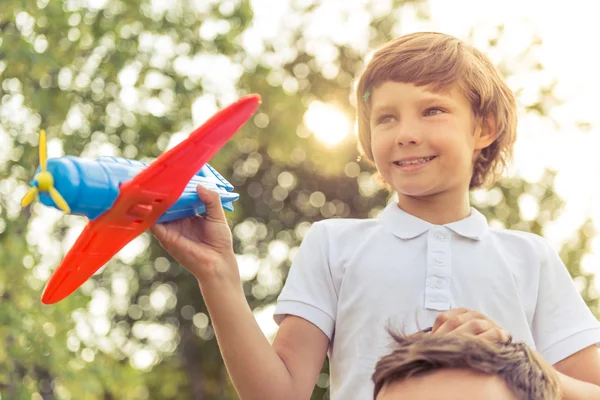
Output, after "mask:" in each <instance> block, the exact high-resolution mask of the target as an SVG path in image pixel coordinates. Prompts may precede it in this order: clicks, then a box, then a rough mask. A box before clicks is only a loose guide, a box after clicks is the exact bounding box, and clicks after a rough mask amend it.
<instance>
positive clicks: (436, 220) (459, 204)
mask: <svg viewBox="0 0 600 400" xmlns="http://www.w3.org/2000/svg"><path fill="white" fill-rule="evenodd" d="M398 206H399V207H400V208H401V209H402V210H403V211H405V212H407V213H409V214H410V215H413V216H415V217H417V218H419V219H422V220H423V221H427V222H429V223H431V224H434V225H444V224H449V223H451V222H456V221H460V220H462V219H465V218H467V217H468V216H469V215H471V204H470V202H469V192H463V193H461V194H460V195H458V196H457V195H456V193H447V192H446V193H439V194H436V195H432V196H426V197H411V196H406V195H403V194H400V193H398Z"/></svg>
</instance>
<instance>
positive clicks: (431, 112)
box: [424, 107, 444, 117]
mask: <svg viewBox="0 0 600 400" xmlns="http://www.w3.org/2000/svg"><path fill="white" fill-rule="evenodd" d="M443 112H444V110H442V109H441V108H437V107H432V108H428V109H427V110H425V113H424V115H425V116H426V117H432V116H434V115H438V114H442V113H443Z"/></svg>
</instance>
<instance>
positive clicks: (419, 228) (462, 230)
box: [379, 201, 488, 240]
mask: <svg viewBox="0 0 600 400" xmlns="http://www.w3.org/2000/svg"><path fill="white" fill-rule="evenodd" d="M379 221H380V223H381V224H382V225H383V226H384V227H385V228H386V229H387V230H389V231H390V232H391V233H393V234H394V235H396V236H398V237H399V238H400V239H413V238H415V237H417V236H420V235H422V234H423V233H425V232H428V231H429V230H430V229H431V228H434V227H436V226H439V225H434V224H432V223H429V222H427V221H424V220H422V219H420V218H417V217H415V216H414V215H411V214H409V213H407V212H406V211H404V210H402V209H401V208H400V207H399V206H398V203H396V202H395V201H393V202H391V203H390V204H388V205H387V207H386V208H385V209H384V210H383V211H382V212H381V214H380V215H379ZM443 226H445V227H446V228H448V229H450V230H452V231H453V232H455V233H456V234H458V235H460V236H463V237H466V238H469V239H472V240H481V238H482V237H483V235H484V234H485V232H486V231H487V229H488V224H487V220H486V218H485V217H484V216H483V214H481V213H480V212H479V211H477V210H476V209H474V208H472V207H471V215H469V216H468V217H467V218H465V219H462V220H460V221H456V222H451V223H449V224H445V225H443Z"/></svg>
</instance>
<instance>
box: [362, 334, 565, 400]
mask: <svg viewBox="0 0 600 400" xmlns="http://www.w3.org/2000/svg"><path fill="white" fill-rule="evenodd" d="M390 334H391V335H392V338H393V339H394V341H395V344H394V347H393V351H392V352H391V353H390V354H388V355H386V356H384V357H382V358H381V359H380V360H379V361H378V362H377V365H376V366H375V372H374V373H373V383H374V384H375V388H374V398H376V397H377V395H378V394H379V392H380V391H381V390H382V389H383V387H384V386H387V385H391V384H393V383H395V382H400V381H403V380H405V379H410V378H411V377H413V376H419V375H424V374H427V373H430V372H433V371H438V370H442V369H450V368H460V369H469V370H472V371H476V372H480V373H484V374H489V375H495V376H497V377H499V378H501V379H502V380H503V381H504V382H505V383H506V385H507V386H508V388H509V389H510V391H511V392H512V393H513V394H514V396H515V397H516V398H517V399H518V400H558V399H560V383H559V381H558V376H557V375H556V374H555V372H554V370H553V369H552V367H551V366H550V365H548V364H546V363H545V362H543V361H542V360H541V359H540V357H539V356H538V355H536V354H535V353H534V352H533V350H531V349H530V348H529V347H528V346H527V345H526V344H524V343H512V342H506V343H496V342H490V341H488V340H485V339H481V338H479V337H476V336H467V335H444V336H432V335H431V334H428V333H423V332H421V333H416V334H414V335H409V336H405V335H402V334H399V333H396V332H393V331H390Z"/></svg>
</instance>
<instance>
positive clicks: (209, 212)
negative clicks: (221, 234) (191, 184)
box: [196, 185, 227, 222]
mask: <svg viewBox="0 0 600 400" xmlns="http://www.w3.org/2000/svg"><path fill="white" fill-rule="evenodd" d="M196 192H197V193H198V197H199V198H200V200H202V201H203V202H204V204H205V205H206V218H208V219H211V220H213V221H223V222H226V221H227V220H226V219H225V212H224V211H223V205H222V204H221V197H220V196H219V194H218V193H217V192H213V191H212V190H208V189H207V188H205V187H204V186H202V185H198V186H197V187H196Z"/></svg>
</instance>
